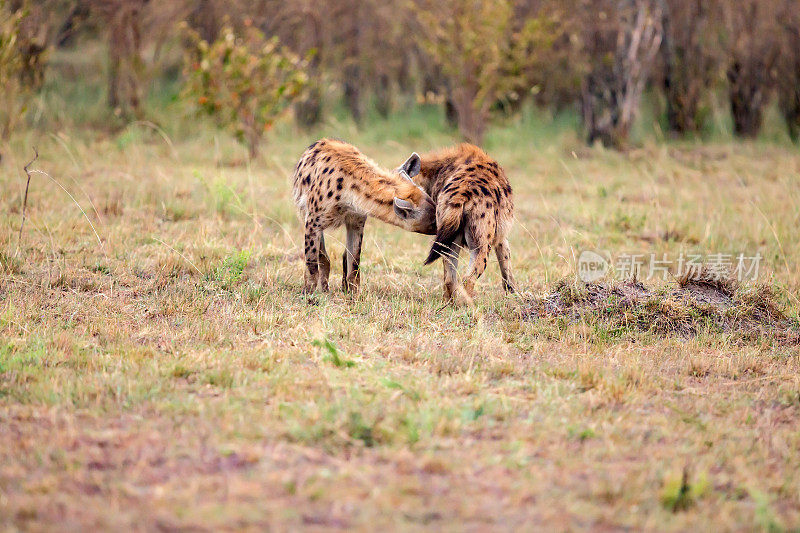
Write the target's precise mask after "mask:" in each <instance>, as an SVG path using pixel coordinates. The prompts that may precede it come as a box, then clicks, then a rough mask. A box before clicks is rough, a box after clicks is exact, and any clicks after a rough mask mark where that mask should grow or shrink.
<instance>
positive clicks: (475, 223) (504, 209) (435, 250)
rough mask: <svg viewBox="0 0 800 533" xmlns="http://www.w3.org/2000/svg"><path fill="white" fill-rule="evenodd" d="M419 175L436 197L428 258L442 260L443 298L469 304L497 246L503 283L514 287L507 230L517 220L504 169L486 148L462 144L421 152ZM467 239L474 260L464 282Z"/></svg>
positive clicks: (429, 261)
mask: <svg viewBox="0 0 800 533" xmlns="http://www.w3.org/2000/svg"><path fill="white" fill-rule="evenodd" d="M421 159H422V161H421V168H420V173H419V176H417V178H416V181H417V183H419V184H420V185H421V186H422V187H423V188H424V189H425V191H426V192H427V193H428V194H430V195H431V198H433V201H434V202H436V226H437V231H436V238H435V239H434V241H433V246H431V250H430V253H429V254H428V258H427V259H426V260H425V264H426V265H428V264H430V263H432V262H434V261H435V260H436V259H437V258H439V257H440V256H441V257H442V261H443V263H444V298H445V300H446V301H451V300H456V301H457V302H459V303H466V304H469V305H471V304H472V298H473V297H474V295H475V282H476V281H477V279H478V278H479V277H480V276H481V274H483V271H484V270H485V269H486V262H487V259H488V257H489V251H490V249H491V248H492V247H494V249H495V253H496V255H497V261H498V262H499V263H500V273H501V275H502V278H503V288H504V289H505V290H506V292H514V278H513V276H512V274H511V265H510V258H511V256H510V252H509V248H508V241H507V240H506V235H507V234H508V232H509V230H510V229H511V225H512V224H513V221H514V200H513V194H512V192H511V185H510V184H509V182H508V178H507V177H506V174H505V172H504V171H503V169H502V168H501V167H500V165H498V164H497V162H496V161H494V160H493V159H492V158H491V157H489V156H488V155H487V154H486V153H485V152H484V151H483V150H481V149H480V148H478V147H477V146H474V145H471V144H461V145H459V146H455V147H452V148H446V149H444V150H440V151H437V152H432V153H429V154H425V155H423V156H422V158H421ZM465 244H466V247H467V248H468V250H469V254H470V261H469V268H468V272H467V275H466V277H465V278H464V280H463V284H462V283H461V282H460V280H459V279H458V270H457V269H458V255H459V252H460V251H461V247H462V246H464V245H465Z"/></svg>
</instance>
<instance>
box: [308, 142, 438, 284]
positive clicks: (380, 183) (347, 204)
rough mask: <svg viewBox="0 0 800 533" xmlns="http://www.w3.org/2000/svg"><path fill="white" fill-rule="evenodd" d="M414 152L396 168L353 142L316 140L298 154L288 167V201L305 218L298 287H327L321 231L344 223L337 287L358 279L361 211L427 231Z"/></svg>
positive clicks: (430, 218) (426, 205)
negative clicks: (301, 281)
mask: <svg viewBox="0 0 800 533" xmlns="http://www.w3.org/2000/svg"><path fill="white" fill-rule="evenodd" d="M419 168H420V159H419V156H418V155H417V154H416V153H413V154H411V157H409V158H408V160H407V161H406V162H405V163H403V165H402V166H401V167H400V168H398V169H396V170H386V169H383V168H381V167H379V166H378V165H377V164H375V162H373V161H372V160H371V159H369V158H367V157H366V156H364V154H362V153H361V152H360V151H359V150H358V149H357V148H356V147H354V146H352V145H350V144H348V143H345V142H343V141H338V140H332V139H321V140H319V141H317V142H315V143H314V144H312V145H311V146H309V147H308V148H307V149H306V151H305V152H303V155H302V156H301V157H300V162H299V163H297V168H296V169H295V172H294V180H293V181H294V183H293V193H294V201H295V204H296V205H297V209H298V211H299V213H300V218H301V220H302V221H304V223H305V260H306V272H305V282H304V286H303V291H304V292H313V291H314V290H315V289H316V288H319V290H321V291H327V290H328V276H329V275H330V271H331V262H330V259H329V258H328V253H327V251H326V250H325V238H324V235H323V231H324V230H326V229H328V228H337V227H339V226H341V225H342V224H344V225H345V226H346V228H347V240H346V246H347V249H346V250H345V252H344V255H343V256H342V270H343V273H342V289H343V290H344V291H345V292H347V291H355V290H357V289H358V286H359V282H360V275H359V270H358V266H359V262H360V258H361V241H362V239H363V236H364V224H365V223H366V221H367V216H374V217H376V218H379V219H381V220H383V221H384V222H388V223H389V224H394V225H395V226H399V227H401V228H403V229H405V230H408V231H414V232H417V233H424V234H426V235H433V234H434V233H435V232H436V206H435V205H434V203H433V201H432V200H431V198H430V196H429V195H428V194H427V193H426V192H425V191H424V190H423V189H422V188H421V187H419V186H418V185H417V184H415V183H414V182H413V181H412V179H411V177H412V176H415V175H416V174H418V173H419Z"/></svg>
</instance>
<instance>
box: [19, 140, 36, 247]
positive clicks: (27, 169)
mask: <svg viewBox="0 0 800 533" xmlns="http://www.w3.org/2000/svg"><path fill="white" fill-rule="evenodd" d="M33 153H34V156H33V159H31V160H30V162H29V163H28V164H27V165H25V166H24V167H23V169H24V170H25V175H26V176H28V181H27V182H26V183H25V197H24V198H23V200H22V221H21V222H20V223H19V237H18V238H17V254H19V251H20V247H21V246H22V230H23V228H24V227H25V215H26V211H27V209H28V189H29V188H30V186H31V173H30V167H31V165H32V164H34V163H35V162H36V160H37V159H39V150H37V149H36V147H35V146H34V147H33ZM17 254H15V255H17Z"/></svg>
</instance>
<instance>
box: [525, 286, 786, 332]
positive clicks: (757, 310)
mask: <svg viewBox="0 0 800 533" xmlns="http://www.w3.org/2000/svg"><path fill="white" fill-rule="evenodd" d="M523 315H524V317H525V318H528V319H536V318H539V319H541V318H548V317H550V318H553V317H556V318H562V319H563V318H566V319H567V320H568V321H569V322H572V323H578V322H584V323H587V324H589V325H591V326H594V327H596V328H597V329H599V330H602V331H605V332H606V333H612V334H616V335H621V334H624V332H626V331H640V332H649V333H653V334H656V335H661V336H668V335H674V336H681V337H694V336H697V335H699V334H701V333H725V334H730V335H731V337H732V338H733V340H739V341H742V342H756V341H759V340H767V341H771V342H776V343H778V344H782V345H785V344H790V345H798V344H800V325H798V322H797V320H796V319H790V318H787V317H786V316H785V314H784V313H783V311H782V310H781V308H780V306H779V305H778V304H777V303H776V298H775V295H774V293H773V292H772V290H771V289H769V288H768V287H750V288H744V287H740V286H738V285H737V284H736V283H735V282H732V281H730V280H726V279H722V280H718V279H714V278H712V277H709V276H707V275H705V274H704V273H703V274H701V275H698V276H695V277H693V278H684V279H681V280H678V283H677V284H671V285H668V286H665V287H661V288H658V289H654V288H650V287H647V286H645V285H644V284H642V283H641V282H638V281H635V280H632V281H624V282H611V281H608V282H597V283H582V282H577V281H572V280H570V281H566V280H564V281H561V282H559V283H557V284H556V285H555V287H554V290H553V291H552V292H551V293H549V294H547V295H546V296H544V297H541V298H533V299H532V300H530V301H529V302H528V303H527V305H526V308H525V310H524V312H523Z"/></svg>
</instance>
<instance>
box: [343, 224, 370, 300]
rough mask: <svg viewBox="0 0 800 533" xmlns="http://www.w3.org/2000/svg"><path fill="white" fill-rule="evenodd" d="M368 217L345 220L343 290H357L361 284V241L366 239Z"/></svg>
mask: <svg viewBox="0 0 800 533" xmlns="http://www.w3.org/2000/svg"><path fill="white" fill-rule="evenodd" d="M366 222H367V218H366V217H348V218H347V219H346V220H345V226H346V228H347V243H346V249H345V251H344V255H343V256H342V290H343V291H344V292H350V291H353V292H356V291H358V287H359V285H360V284H361V273H360V271H359V269H358V267H359V265H360V264H361V243H362V242H363V240H364V224H366Z"/></svg>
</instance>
